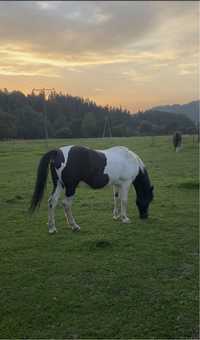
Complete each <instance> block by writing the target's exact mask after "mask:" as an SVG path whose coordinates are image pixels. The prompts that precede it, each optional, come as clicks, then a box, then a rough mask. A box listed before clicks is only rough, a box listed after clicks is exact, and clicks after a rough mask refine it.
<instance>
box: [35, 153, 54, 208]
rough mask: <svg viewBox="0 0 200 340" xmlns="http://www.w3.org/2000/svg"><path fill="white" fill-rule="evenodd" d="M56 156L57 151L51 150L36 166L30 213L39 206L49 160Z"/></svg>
mask: <svg viewBox="0 0 200 340" xmlns="http://www.w3.org/2000/svg"><path fill="white" fill-rule="evenodd" d="M56 154H57V150H51V151H49V152H47V153H45V154H44V155H43V156H42V158H41V160H40V163H39V165H38V169H37V177H36V182H35V190H34V193H33V196H32V200H31V204H30V208H29V211H30V212H31V213H33V212H34V210H35V209H36V207H37V206H40V202H41V201H42V197H43V194H44V189H45V187H46V183H47V177H48V171H49V163H50V161H51V160H53V159H54V158H55V156H56Z"/></svg>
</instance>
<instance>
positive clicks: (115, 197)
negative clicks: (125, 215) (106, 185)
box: [113, 185, 121, 220]
mask: <svg viewBox="0 0 200 340" xmlns="http://www.w3.org/2000/svg"><path fill="white" fill-rule="evenodd" d="M113 200H114V209H113V219H114V220H118V219H119V218H120V216H121V214H120V190H119V186H118V185H113Z"/></svg>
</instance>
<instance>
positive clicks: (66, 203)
mask: <svg viewBox="0 0 200 340" xmlns="http://www.w3.org/2000/svg"><path fill="white" fill-rule="evenodd" d="M74 194H75V188H73V190H70V192H69V190H68V189H67V190H66V196H65V198H64V200H63V207H64V211H65V216H66V219H67V221H68V223H69V225H70V226H71V227H72V230H73V231H79V230H80V227H79V225H78V224H77V223H76V221H75V219H74V217H73V214H72V208H71V207H72V202H73V199H74Z"/></svg>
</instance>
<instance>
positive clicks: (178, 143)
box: [173, 131, 182, 152]
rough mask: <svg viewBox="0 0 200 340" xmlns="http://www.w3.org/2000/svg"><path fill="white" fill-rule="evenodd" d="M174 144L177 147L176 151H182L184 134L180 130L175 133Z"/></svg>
mask: <svg viewBox="0 0 200 340" xmlns="http://www.w3.org/2000/svg"><path fill="white" fill-rule="evenodd" d="M173 145H174V148H175V151H176V152H178V151H180V149H181V147H182V134H181V132H179V131H176V132H175V133H174V135H173Z"/></svg>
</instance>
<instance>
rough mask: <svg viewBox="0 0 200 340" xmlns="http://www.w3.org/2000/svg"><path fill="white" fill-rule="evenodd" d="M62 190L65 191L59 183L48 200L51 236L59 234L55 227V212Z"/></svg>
mask: <svg viewBox="0 0 200 340" xmlns="http://www.w3.org/2000/svg"><path fill="white" fill-rule="evenodd" d="M62 190H63V188H62V185H61V184H60V183H59V182H57V186H56V187H55V188H54V190H53V192H52V194H51V196H50V197H49V200H48V229H49V233H50V234H53V233H55V232H57V230H56V225H55V216H54V210H55V207H56V205H57V203H58V199H59V197H60V194H61V192H62Z"/></svg>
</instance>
